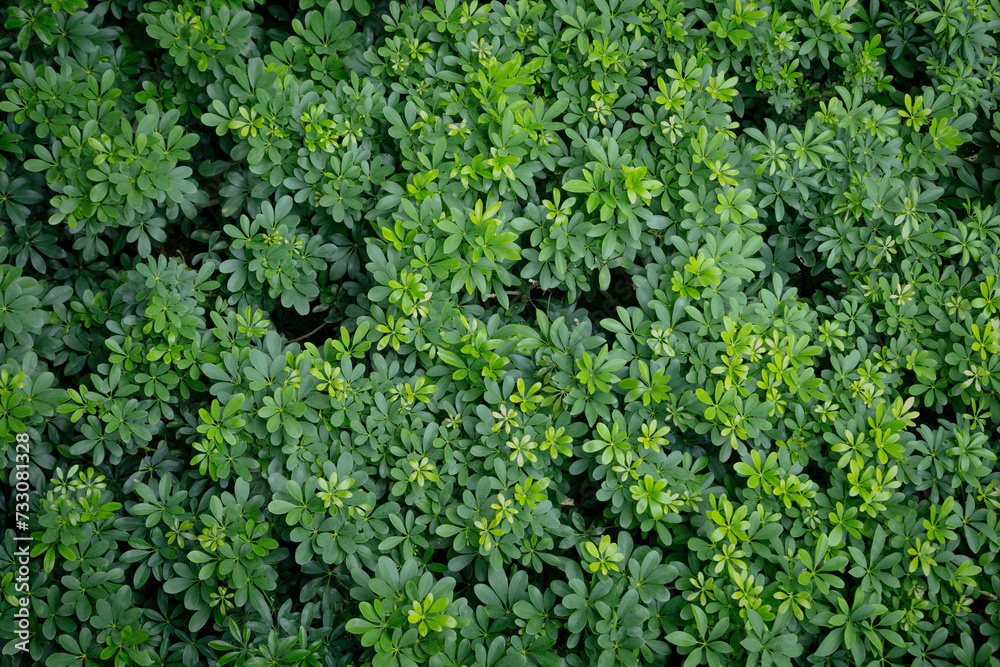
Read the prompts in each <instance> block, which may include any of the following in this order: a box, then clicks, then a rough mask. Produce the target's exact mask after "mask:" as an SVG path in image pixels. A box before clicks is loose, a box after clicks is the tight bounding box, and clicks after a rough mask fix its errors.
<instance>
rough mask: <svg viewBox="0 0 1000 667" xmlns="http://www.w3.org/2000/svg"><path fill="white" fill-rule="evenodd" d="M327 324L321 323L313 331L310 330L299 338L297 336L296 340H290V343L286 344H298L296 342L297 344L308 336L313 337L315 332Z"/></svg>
mask: <svg viewBox="0 0 1000 667" xmlns="http://www.w3.org/2000/svg"><path fill="white" fill-rule="evenodd" d="M327 324H329V323H328V322H323V323H322V324H321V325H319V326H318V327H316V328H315V329H313V330H312V331H310V332H309V333H307V334H302V335H301V336H299V337H298V338H293V339H292V340H290V341H288V342H289V343H298V342H299V341H300V340H302V339H303V338H309V336H312V335H313V334H314V333H316V332H317V331H319V330H320V329H322V328H323V327H325V326H326V325H327Z"/></svg>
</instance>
